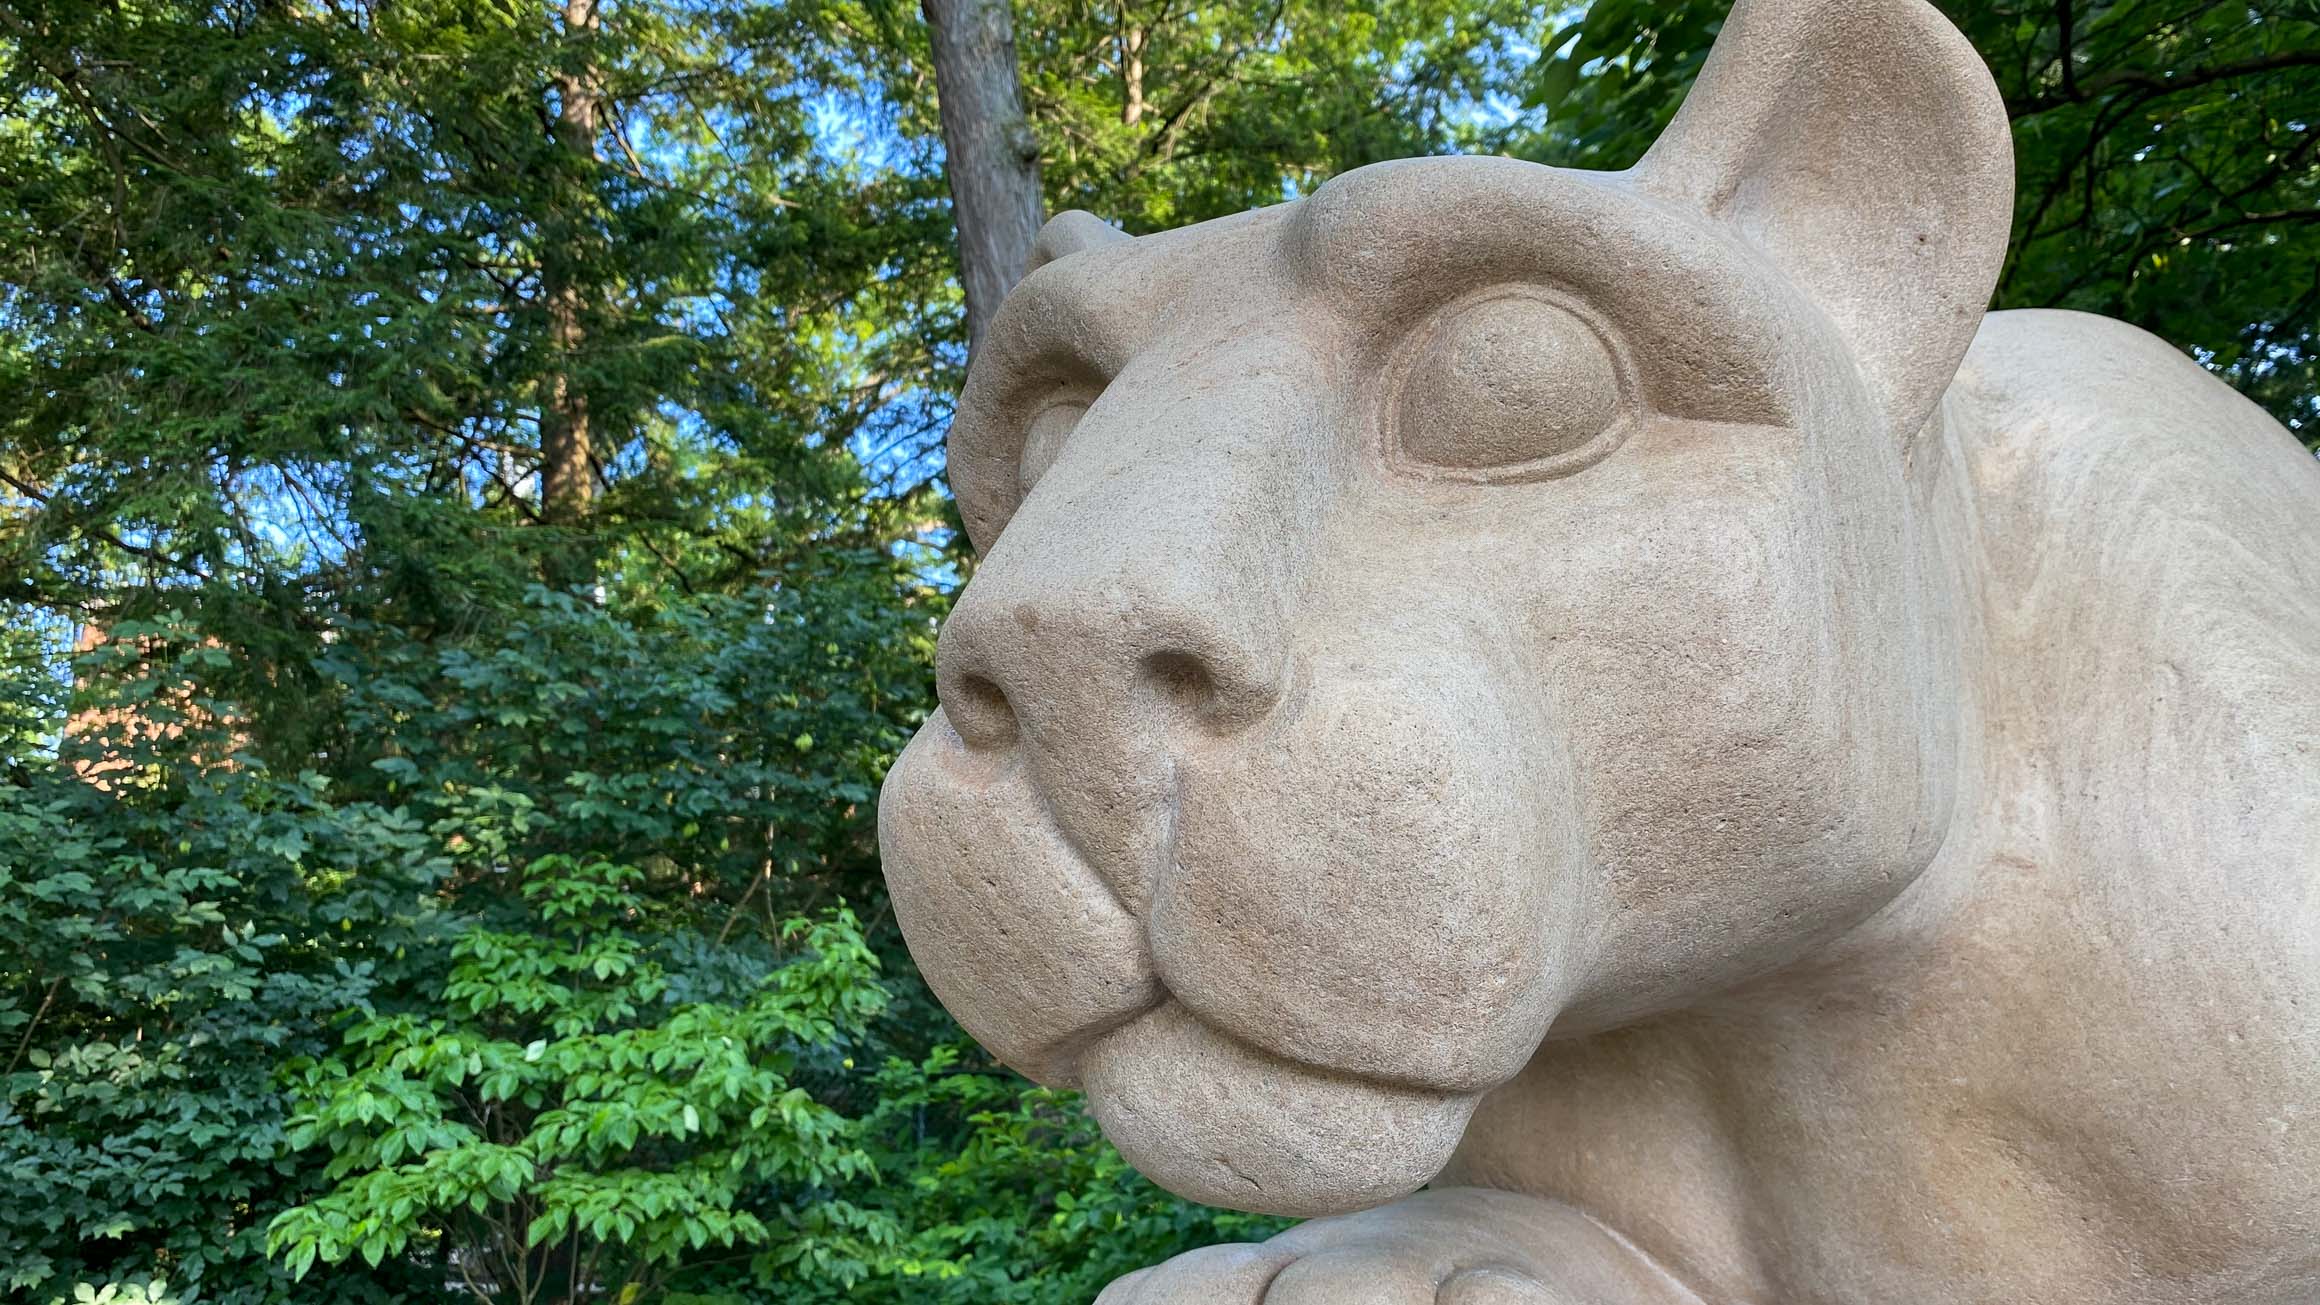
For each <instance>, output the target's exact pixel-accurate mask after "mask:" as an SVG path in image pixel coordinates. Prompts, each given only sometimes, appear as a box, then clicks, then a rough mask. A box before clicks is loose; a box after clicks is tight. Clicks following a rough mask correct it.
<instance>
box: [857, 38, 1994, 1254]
mask: <svg viewBox="0 0 2320 1305" xmlns="http://www.w3.org/2000/svg"><path fill="white" fill-rule="evenodd" d="M2010 187H2011V166H2010V158H2009V155H2008V151H2007V146H2006V137H2005V122H2004V117H2003V113H2002V110H2001V109H2000V107H1999V105H1998V103H1997V101H1996V95H1995V91H1994V89H1993V88H1992V87H1991V86H1990V84H1989V81H1988V76H1987V74H1986V73H1985V72H1984V71H1983V70H1982V68H1981V66H1980V65H1979V63H1978V62H1976V60H1975V56H1974V55H1973V53H1972V51H1971V49H1970V48H1968V47H1967V46H1966V45H1965V44H1964V42H1963V41H1962V39H1961V38H1959V37H1958V35H1957V34H1956V32H1955V31H1953V30H1952V29H1950V28H1949V27H1948V25H1947V24H1946V23H1944V22H1943V21H1942V20H1941V19H1940V17H1939V16H1938V15H1936V14H1935V13H1934V12H1933V11H1932V10H1931V9H1930V8H1928V7H1927V6H1925V5H1924V4H1922V3H1920V0H1873V2H1872V0H1748V2H1747V3H1744V4H1743V5H1742V7H1741V9H1740V11H1739V12H1738V13H1736V14H1735V15H1734V17H1733V20H1732V21H1731V22H1730V23H1729V24H1728V25H1727V27H1726V30H1725V34H1724V36H1723V38H1722V41H1721V44H1720V45H1719V48H1718V51H1717V53H1716V55H1715V56H1714V58H1713V59H1712V60H1711V62H1710V64H1709V66H1708V68H1707V70H1706V71H1705V72H1704V73H1703V76H1702V80H1701V84H1700V86H1699V88H1698V89H1697V91H1696V92H1695V94H1694V95H1693V97H1692V101H1691V102H1690V103H1689V104H1687V105H1686V107H1685V110H1684V112H1683V114H1682V115H1681V116H1680V117H1679V118H1678V119H1677V121H1676V123H1675V125H1674V126H1673V127H1671V129H1670V130H1669V132H1668V134H1667V136H1666V137H1664V138H1663V139H1662V141H1661V142H1660V144H1659V145H1658V147H1656V148H1655V149H1654V151H1653V152H1652V154H1651V155H1650V156H1649V157H1648V158H1647V159H1645V161H1644V162H1643V163H1642V164H1640V165H1639V166H1638V167H1637V168H1635V169H1634V170H1632V171H1630V172H1627V173H1620V174H1591V173H1576V172H1568V171H1561V170H1557V169H1554V168H1548V167H1542V166H1538V165H1534V164H1530V163H1524V162H1518V161H1514V160H1509V159H1501V158H1435V159H1417V160H1408V161H1404V162H1398V163H1388V164H1381V165H1378V166H1374V167H1368V168H1362V169H1360V170H1357V171H1354V172H1350V173H1347V174H1345V175H1343V176H1341V177H1338V178H1337V179H1335V180H1333V181H1331V182H1329V183H1328V184H1326V185H1324V186H1322V187H1321V188H1320V189H1319V190H1317V191H1316V192H1314V193H1313V194H1311V195H1309V196H1307V197H1306V198H1304V199H1302V200H1299V201H1296V202H1293V203H1288V204H1283V205H1281V206H1279V207H1276V208H1271V209H1265V210H1261V211H1257V212H1253V213H1248V214H1245V215H1242V216H1239V217H1235V218H1228V219H1224V220H1221V221H1217V222H1210V223H1205V224H1203V225H1200V226H1195V227H1189V228H1186V229H1183V230H1178V231H1171V232H1167V233H1164V234H1160V235H1155V236H1149V237H1145V238H1141V239H1134V240H1131V239H1128V238H1127V237H1125V236H1121V235H1118V234H1117V233H1115V232H1111V231H1109V230H1108V229H1107V228H1104V227H1102V226H1101V225H1100V224H1098V223H1096V222H1095V221H1094V220H1093V219H1090V218H1088V217H1086V215H1084V214H1069V215H1065V216H1064V217H1061V218H1058V219H1056V221H1055V222H1053V223H1051V224H1050V226H1049V228H1048V230H1047V231H1046V232H1045V233H1043V235H1042V238H1041V249H1040V253H1039V255H1038V256H1037V260H1036V261H1039V263H1040V265H1039V266H1037V267H1036V269H1035V270H1034V271H1033V272H1032V273H1031V275H1030V276H1028V277H1027V278H1026V279H1025V280H1024V281H1023V283H1022V284H1021V286H1020V287H1019V288H1018V289H1017V290H1016V291H1015V293H1014V295H1013V296H1012V297H1011V298H1010V299H1009V301H1008V302H1007V304H1006V306H1005V307H1004V309H1003V310H1002V311H1001V312H1000V314H999V316H998V318H997V319H996V321H995V323H994V325H993V327H992V329H991V331H990V334H989V337H988V340H987V342H986V343H985V345H984V347H983V349H982V351H981V353H980V355H979V356H978V358H977V360H976V362H975V365H974V368H973V371H972V374H971V376H970V378H969V380H968V382H967V387H966V391H965V393H964V395H963V396H962V397H961V399H960V403H959V411H958V418H957V422H956V425H955V427H954V428H953V430H952V433H951V475H952V483H953V485H954V487H955V489H956V491H957V494H958V499H959V504H960V507H961V509H962V511H963V514H964V517H965V520H966V522H967V525H968V529H969V531H970V532H971V534H972V536H973V540H974V542H975V544H976V546H977V547H978V549H979V550H980V551H981V555H982V561H981V564H980V566H979V567H978V568H977V569H976V572H975V575H974V579H973V581H972V583H970V584H969V585H968V586H967V588H966V590H965V592H964V594H963V595H962V597H961V600H960V602H959V604H958V607H957V609H956V610H955V611H954V613H953V614H952V616H951V618H950V621H949V623H948V624H947V626H946V627H945V628H944V630H943V632H942V638H941V645H940V657H939V685H940V690H941V697H942V702H943V709H942V710H941V712H939V713H938V714H937V715H936V716H935V717H934V718H932V719H931V720H929V721H928V722H927V724H926V727H925V728H924V729H923V730H922V731H920V733H919V735H918V737H917V738H916V739H915V740H914V741H913V742H912V743H911V745H910V747H909V749H908V750H907V751H906V752H905V753H904V754H903V756H902V758H901V760H900V761H899V762H898V763H897V764H896V766H895V768H894V771H893V774H892V776H891V777H890V778H889V779H888V781H887V784H886V789H885V794H884V797H883V802H882V809H881V816H880V834H881V841H882V844H883V847H884V851H885V858H886V868H887V876H888V880H889V882H890V884H891V886H892V890H893V898H894V903H895V908H896V911H897V913H898V914H899V916H900V919H901V922H902V925H903V928H904V931H905V933H906V935H907V936H908V939H909V941H910V944H911V949H912V952H913V954H914V955H915V956H916V958H917V960H918V962H919V964H920V966H921V967H922V968H923V970H924V971H925V974H926V977H927V979H928V981H929V982H930V983H931V984H932V985H933V987H934V990H935V992H936V994H937V995H938V996H939V997H941V999H942V1000H943V1002H944V1003H945V1004H946V1005H948V1006H949V1007H950V1009H951V1010H952V1011H953V1012H955V1013H956V1014H957V1016H958V1017H959V1019H960V1020H961V1021H962V1022H963V1023H964V1024H965V1025H966V1027H967V1028H968V1030H969V1031H971V1032H972V1033H973V1034H974V1035H975V1036H976V1037H977V1038H979V1039H980V1040H981V1041H982V1042H983V1043H984V1045H986V1046H987V1047H989V1048H990V1049H991V1051H992V1052H993V1053H994V1054H996V1055H998V1056H999V1057H1000V1058H1002V1059H1004V1060H1005V1061H1007V1062H1008V1063H1009V1064H1012V1065H1015V1066H1017V1067H1019V1068H1020V1069H1022V1070H1023V1071H1024V1072H1025V1073H1027V1074H1029V1075H1031V1076H1032V1077H1034V1078H1036V1079H1039V1080H1042V1081H1044V1082H1049V1083H1058V1084H1071V1085H1078V1086H1083V1087H1084V1088H1085V1089H1086V1091H1087V1093H1088V1096H1089V1099H1090V1101H1091V1102H1092V1104H1093V1107H1094V1110H1095V1112H1096V1115H1097V1117H1098V1119H1099V1120H1100V1121H1101V1122H1102V1124H1103V1126H1104V1129H1105V1131H1106V1132H1107V1133H1108V1134H1109V1135H1110V1136H1111V1138H1112V1139H1113V1140H1114V1141H1115V1142H1116V1143H1117V1144H1118V1145H1119V1147H1120V1148H1121V1150H1122V1151H1123V1152H1124V1153H1126V1155H1127V1156H1128V1157H1129V1158H1130V1159H1131V1160H1132V1161H1133V1162H1134V1163H1135V1164H1136V1165H1137V1166H1138V1167H1139V1168H1141V1169H1143V1170H1144V1171H1145V1172H1146V1173H1148V1174H1150V1175H1151V1176H1152V1177H1153V1178H1155V1179H1156V1180H1158V1181H1159V1182H1161V1183H1162V1184H1164V1185H1166V1186H1168V1187H1170V1188H1172V1189H1174V1190H1176V1191H1178V1192H1180V1193H1183V1194H1185V1195H1188V1196H1191V1197H1194V1198H1197V1199H1200V1200H1203V1201H1208V1202H1212V1203H1217V1204H1225V1205H1233V1206H1238V1207H1242V1208H1247V1209H1261V1210H1274V1211H1282V1212H1289V1213H1315V1212H1322V1211H1332V1210H1342V1209H1349V1208H1354V1207H1359V1206H1366V1205H1371V1204H1375V1203H1377V1202H1379V1201H1382V1200H1385V1199H1388V1198H1391V1197H1393V1196H1396V1195H1399V1194H1401V1193H1403V1192H1406V1191H1409V1190H1411V1189H1413V1188H1415V1187H1417V1186H1418V1185H1420V1184H1422V1183H1424V1182H1425V1181H1426V1180H1427V1179H1429V1178H1430V1177H1432V1176H1433V1174H1434V1173H1435V1172H1436V1171H1437V1170H1438V1169H1439V1167H1440V1166H1441V1164H1442V1163H1443V1161H1444V1160H1445V1159H1446V1158H1447V1157H1448V1156H1449V1154H1450V1151H1451V1149H1452V1148H1453V1147H1454V1146H1455V1144H1456V1143H1457V1141H1458V1139H1459V1136H1460V1133H1461V1131H1462V1129H1463V1128H1464V1125H1465V1122H1466V1119H1467V1117H1468V1115H1469V1114H1470V1112H1471V1111H1472V1109H1473V1107H1474V1104H1475V1102H1476V1101H1477V1100H1478V1098H1479V1097H1480V1096H1481V1094H1483V1093H1485V1092H1487V1091H1489V1090H1490V1089H1491V1088H1493V1087H1494V1086H1496V1085H1498V1084H1501V1083H1503V1082H1505V1081H1507V1080H1508V1079H1509V1078H1511V1077H1512V1076H1513V1075H1514V1074H1515V1073H1516V1072H1517V1071H1518V1070H1520V1069H1521V1068H1522V1067H1523V1065H1524V1063H1525V1062H1526V1061H1527V1060H1528V1059H1529V1058H1530V1057H1531V1055H1532V1054H1533V1053H1534V1051H1535V1050H1536V1049H1537V1048H1538V1046H1539V1045H1540V1043H1541V1040H1542V1039H1544V1038H1547V1037H1550V1036H1553V1037H1561V1036H1566V1035H1575V1034H1582V1033H1586V1032H1590V1031H1594V1030H1600V1029H1604V1028H1607V1027H1610V1026H1613V1025H1616V1024H1619V1023H1621V1022H1623V1021H1628V1020H1632V1019H1635V1018H1638V1017H1640V1016H1643V1015H1646V1014H1649V1013H1651V1012H1654V1011H1659V1010H1665V1009H1669V1008H1672V1007H1676V1006H1679V1005H1682V1004H1684V1003H1686V1002H1688V1001H1692V1000H1695V999H1697V998H1698V997H1700V996H1701V995H1703V994H1707V993H1711V992H1714V991H1716V990H1718V989H1719V988H1723V987H1728V986H1729V985H1731V984H1733V983H1735V982H1738V981H1740V980H1742V979H1744V978H1748V977H1750V976H1753V975H1757V974H1761V973H1763V972H1766V971H1768V970H1771V969H1774V968H1777V967H1779V966H1781V965H1783V964H1786V963H1789V962H1791V961H1794V960H1796V959H1797V958H1800V957H1802V956H1805V955H1806V954H1808V953H1809V952H1811V951H1812V950H1813V949H1814V948H1815V947H1816V946H1818V945H1821V944H1823V943H1825V942H1826V941H1828V940H1829V939H1831V938H1832V937H1834V936H1835V935H1837V934H1840V933H1841V932H1843V931H1845V930H1847V929H1848V928H1850V927H1852V926H1853V925H1855V924H1857V923H1858V922H1860V921H1861V920H1863V919H1864V918H1866V917H1867V916H1868V915H1870V914H1871V913H1872V912H1875V911H1876V910H1878V909H1879V908H1880V907H1881V906H1883V905H1885V904H1886V903H1888V902H1890V901H1891V900H1892V899H1893V898H1894V896H1895V895H1896V893H1898V892H1899V891H1900V890H1901V888H1902V887H1904V886H1905V885H1906V884H1907V883H1909V882H1910V880H1911V879H1912V878H1913V877H1914V876H1915V875H1916V874H1917V873H1918V872H1919V871H1921V870H1922V869H1923V868H1924V867H1925V866H1926V864H1927V863H1928V861H1929V860H1930V858H1931V857H1932V855H1933V853H1934V851H1935V850H1936V848H1937V846H1938V844H1939V842H1940V840H1941V838H1942V836H1943V834H1944V832H1945V830H1946V828H1947V824H1948V820H1949V812H1950V808H1951V806H1952V802H1953V779H1952V776H1953V774H1954V772H1955V752H1956V747H1957V743H1956V738H1955V735H1956V722H1955V720H1954V719H1953V717H1954V707H1953V704H1952V699H1953V696H1954V694H1953V691H1952V689H1951V687H1950V686H1951V685H1952V684H1953V683H1954V678H1955V675H1956V667H1955V666H1954V665H1953V662H1954V660H1955V653H1954V651H1953V645H1954V635H1953V632H1952V631H1951V630H1950V629H1949V628H1948V626H1949V617H1948V614H1947V609H1946V607H1945V604H1944V600H1943V598H1942V597H1941V594H1942V588H1941V585H1940V584H1939V583H1938V582H1937V580H1936V578H1935V577H1934V576H1933V574H1932V572H1933V571H1934V570H1935V569H1936V568H1935V565H1934V563H1933V561H1932V549H1931V548H1930V547H1929V545H1928V544H1927V542H1926V539H1925V535H1926V528H1925V525H1924V523H1923V520H1922V516H1923V513H1922V511H1921V508H1920V505H1919V503H1918V501H1917V495H1916V493H1915V490H1914V489H1913V482H1912V476H1911V472H1910V468H1909V466H1908V463H1909V460H1910V454H1911V451H1912V447H1913V445H1912V441H1913V438H1914V437H1916V436H1917V435H1918V433H1919V432H1920V430H1921V428H1923V427H1924V425H1925V424H1926V422H1927V420H1928V417H1929V414H1931V413H1932V412H1933V411H1934V409H1935V406H1936V404H1937V402H1938V400H1939V397H1940V395H1941V393H1942V391H1943V390H1944V389H1945V387H1946V386H1947V385H1948V383H1949V379H1950V377H1951V375H1952V373H1953V372H1954V370H1955V368H1956V365H1957V362H1958V359H1959V358H1960V356H1961V355H1962V354H1963V352H1964V350H1965V348H1966V346H1967V344H1968V342H1969V341H1970V339H1971V337H1972V334H1973V331H1974V328H1975V325H1976V324H1977V322H1978V321H1979V319H1980V315H1981V310H1982V307H1983V304H1984V301H1985V298H1986V296H1987V294H1988V291H1989V288H1990V286H1991V284H1992V282H1993V280H1994V277H1995V273H1996V263H1997V259H1998V257H1999V254H2000V253H2001V251H2002V248H2003V244H2004V238H2005V231H2006V223H2007V220H2008V212H2009V196H2010Z"/></svg>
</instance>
